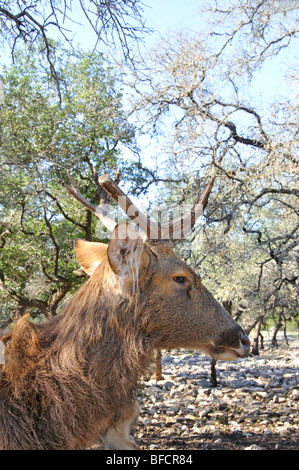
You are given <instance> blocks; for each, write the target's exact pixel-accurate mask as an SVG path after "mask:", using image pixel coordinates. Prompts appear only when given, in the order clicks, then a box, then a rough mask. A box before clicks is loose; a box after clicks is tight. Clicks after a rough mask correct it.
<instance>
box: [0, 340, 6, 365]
mask: <svg viewBox="0 0 299 470" xmlns="http://www.w3.org/2000/svg"><path fill="white" fill-rule="evenodd" d="M4 350H5V346H4V343H3V342H2V341H1V340H0V364H5V358H4Z"/></svg>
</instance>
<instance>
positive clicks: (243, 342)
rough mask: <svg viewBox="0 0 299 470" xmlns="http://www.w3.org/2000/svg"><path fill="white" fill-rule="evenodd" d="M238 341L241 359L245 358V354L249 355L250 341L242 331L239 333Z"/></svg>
mask: <svg viewBox="0 0 299 470" xmlns="http://www.w3.org/2000/svg"><path fill="white" fill-rule="evenodd" d="M239 340H240V346H241V349H242V356H243V357H244V356H247V354H248V353H249V348H250V339H249V338H248V336H247V335H245V334H244V333H243V331H242V332H240V336H239Z"/></svg>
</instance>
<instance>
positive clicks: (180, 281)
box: [173, 276, 187, 284]
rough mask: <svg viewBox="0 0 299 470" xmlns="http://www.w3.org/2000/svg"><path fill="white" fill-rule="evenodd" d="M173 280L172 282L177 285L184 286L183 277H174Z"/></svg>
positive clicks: (184, 280)
mask: <svg viewBox="0 0 299 470" xmlns="http://www.w3.org/2000/svg"><path fill="white" fill-rule="evenodd" d="M173 280H174V281H175V282H177V283H178V284H185V283H186V281H187V279H186V278H185V276H175V277H174V278H173Z"/></svg>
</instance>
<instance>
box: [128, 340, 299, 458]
mask: <svg viewBox="0 0 299 470" xmlns="http://www.w3.org/2000/svg"><path fill="white" fill-rule="evenodd" d="M291 340H292V341H291V347H279V348H273V347H270V346H269V345H268V346H267V345H266V347H265V349H264V350H262V351H261V354H260V356H252V357H248V358H246V359H239V360H237V361H233V362H224V361H219V362H217V364H216V370H217V379H218V382H219V384H218V386H217V387H213V386H212V385H211V382H210V358H208V357H205V356H202V355H200V354H197V353H193V352H191V351H171V352H167V351H163V362H162V364H163V380H161V381H158V382H156V380H148V381H146V382H145V384H144V389H143V391H142V392H141V393H140V395H139V396H138V401H139V402H140V405H141V415H140V419H139V422H138V424H137V426H136V427H135V431H134V439H135V441H136V442H137V443H138V444H139V445H140V446H141V449H147V450H151V449H152V450H153V449H157V450H165V449H168V450H191V449H192V450H204V449H209V450H214V449H215V450H231V449H233V450H244V449H250V450H251V449H253V450H259V449H261V450H274V449H279V450H291V449H292V450H294V449H299V343H298V335H297V337H296V336H295V335H294V336H293V337H292V338H291Z"/></svg>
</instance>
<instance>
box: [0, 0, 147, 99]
mask: <svg viewBox="0 0 299 470" xmlns="http://www.w3.org/2000/svg"><path fill="white" fill-rule="evenodd" d="M142 14H143V4H142V2H141V0H126V1H123V0H92V1H80V2H78V4H77V5H76V4H74V2H72V1H71V0H52V1H51V2H43V1H41V0H30V1H27V0H26V1H25V0H14V1H11V0H1V1H0V26H1V27H0V40H1V42H2V46H8V47H9V49H10V50H11V54H12V58H13V59H14V58H15V52H16V50H17V49H18V48H22V47H23V48H24V47H25V48H27V50H28V51H30V50H31V48H32V47H35V46H36V45H37V44H39V45H40V48H39V51H40V54H41V55H43V56H44V58H46V60H47V63H48V66H49V70H50V71H51V74H52V77H53V78H54V80H55V82H56V86H57V89H58V92H59V90H60V81H61V79H62V77H61V76H60V73H59V70H58V68H57V65H56V46H55V43H53V41H52V40H51V37H52V36H51V34H53V35H54V37H57V36H58V37H59V38H60V39H62V40H64V41H66V43H67V44H68V45H69V46H71V47H72V39H73V36H74V32H73V28H74V25H76V26H77V27H78V24H80V22H81V21H82V17H83V18H84V20H85V21H86V22H87V27H88V26H89V27H90V29H91V30H92V31H93V32H94V33H95V44H94V50H97V46H98V43H99V42H100V43H102V44H103V43H104V44H106V45H109V46H110V47H112V46H116V45H117V44H119V45H120V47H121V50H122V51H123V55H124V57H125V59H126V60H127V61H128V62H131V63H133V56H134V53H132V48H133V50H135V48H136V45H137V44H138V41H139V40H140V39H141V38H142V36H143V35H144V34H146V33H147V32H148V31H149V30H148V28H146V27H145V24H144V20H143V16H142ZM70 28H71V29H70ZM1 42H0V43H1Z"/></svg>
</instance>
